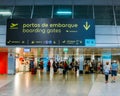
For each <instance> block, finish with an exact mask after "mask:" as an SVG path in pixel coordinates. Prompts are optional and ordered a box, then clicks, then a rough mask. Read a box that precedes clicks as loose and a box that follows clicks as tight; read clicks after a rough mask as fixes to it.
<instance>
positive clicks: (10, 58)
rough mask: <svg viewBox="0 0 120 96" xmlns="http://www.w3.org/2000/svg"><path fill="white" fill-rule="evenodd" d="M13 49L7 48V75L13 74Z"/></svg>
mask: <svg viewBox="0 0 120 96" xmlns="http://www.w3.org/2000/svg"><path fill="white" fill-rule="evenodd" d="M14 53H15V52H14V48H8V74H15V54H14Z"/></svg>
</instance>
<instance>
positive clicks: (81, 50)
mask: <svg viewBox="0 0 120 96" xmlns="http://www.w3.org/2000/svg"><path fill="white" fill-rule="evenodd" d="M79 53H80V57H79V58H80V61H79V62H80V65H79V73H80V74H83V65H84V54H83V49H80V51H79Z"/></svg>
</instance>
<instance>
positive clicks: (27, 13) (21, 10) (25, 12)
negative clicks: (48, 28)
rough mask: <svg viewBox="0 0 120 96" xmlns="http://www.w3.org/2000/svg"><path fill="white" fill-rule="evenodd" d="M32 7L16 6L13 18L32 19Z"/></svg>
mask: <svg viewBox="0 0 120 96" xmlns="http://www.w3.org/2000/svg"><path fill="white" fill-rule="evenodd" d="M31 11H32V6H16V7H15V9H14V12H13V16H12V17H13V18H30V17H31Z"/></svg>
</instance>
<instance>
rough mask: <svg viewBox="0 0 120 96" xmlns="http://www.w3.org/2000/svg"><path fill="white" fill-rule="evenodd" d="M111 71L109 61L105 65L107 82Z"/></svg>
mask: <svg viewBox="0 0 120 96" xmlns="http://www.w3.org/2000/svg"><path fill="white" fill-rule="evenodd" d="M109 72H110V65H109V62H106V65H104V74H105V83H108V78H109Z"/></svg>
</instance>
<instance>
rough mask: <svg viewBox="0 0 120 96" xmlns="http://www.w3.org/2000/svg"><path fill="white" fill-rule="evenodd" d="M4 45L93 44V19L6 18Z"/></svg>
mask: <svg viewBox="0 0 120 96" xmlns="http://www.w3.org/2000/svg"><path fill="white" fill-rule="evenodd" d="M6 36H7V37H6V45H51V46H52V45H61V46H63V45H73V46H95V24H94V20H93V19H46V18H40V19H8V21H7V35H6Z"/></svg>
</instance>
